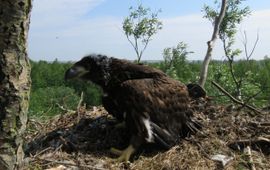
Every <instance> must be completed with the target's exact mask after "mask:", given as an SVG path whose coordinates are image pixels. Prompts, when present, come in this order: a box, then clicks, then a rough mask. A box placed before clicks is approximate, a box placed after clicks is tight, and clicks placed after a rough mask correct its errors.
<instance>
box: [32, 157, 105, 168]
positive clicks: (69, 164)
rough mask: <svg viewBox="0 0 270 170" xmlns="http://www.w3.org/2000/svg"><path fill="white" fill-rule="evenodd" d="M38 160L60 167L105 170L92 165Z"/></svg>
mask: <svg viewBox="0 0 270 170" xmlns="http://www.w3.org/2000/svg"><path fill="white" fill-rule="evenodd" d="M37 159H38V160H41V161H46V162H51V163H55V164H60V165H68V166H75V167H81V168H89V169H95V170H104V168H98V167H94V166H91V165H85V164H74V163H70V162H64V161H56V160H51V159H43V158H37Z"/></svg>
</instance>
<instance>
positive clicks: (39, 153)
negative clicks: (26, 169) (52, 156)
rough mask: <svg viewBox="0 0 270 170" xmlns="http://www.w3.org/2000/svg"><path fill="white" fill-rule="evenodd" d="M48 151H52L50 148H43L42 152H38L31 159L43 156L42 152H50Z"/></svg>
mask: <svg viewBox="0 0 270 170" xmlns="http://www.w3.org/2000/svg"><path fill="white" fill-rule="evenodd" d="M50 149H52V147H48V148H45V149H43V150H42V151H40V152H38V153H37V154H35V155H34V156H33V157H34V158H36V157H37V156H39V155H41V154H43V153H44V152H46V151H48V150H50Z"/></svg>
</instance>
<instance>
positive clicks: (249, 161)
mask: <svg viewBox="0 0 270 170" xmlns="http://www.w3.org/2000/svg"><path fill="white" fill-rule="evenodd" d="M247 156H248V164H249V166H250V169H251V170H256V168H255V165H254V163H253V158H252V154H251V149H250V146H247Z"/></svg>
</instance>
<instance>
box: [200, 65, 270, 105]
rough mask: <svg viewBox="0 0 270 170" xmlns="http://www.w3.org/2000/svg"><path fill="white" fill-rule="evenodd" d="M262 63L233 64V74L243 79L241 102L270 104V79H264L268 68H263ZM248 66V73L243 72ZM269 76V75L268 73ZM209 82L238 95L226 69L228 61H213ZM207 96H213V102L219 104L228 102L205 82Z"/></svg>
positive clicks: (228, 70)
mask: <svg viewBox="0 0 270 170" xmlns="http://www.w3.org/2000/svg"><path fill="white" fill-rule="evenodd" d="M265 62H267V61H266V60H262V61H254V60H253V61H252V62H248V61H246V60H239V61H237V62H235V66H234V67H235V74H236V75H237V76H240V75H241V76H242V77H245V79H244V80H243V81H242V84H241V100H243V101H244V102H248V103H249V104H254V105H256V106H266V105H269V104H270V96H269V94H270V93H269V90H270V89H269V87H270V77H265V73H266V74H267V71H268V69H269V68H267V67H265V65H264V63H265ZM247 65H249V70H248V71H243V70H245V69H246V68H247ZM268 74H269V73H268ZM209 80H210V82H211V81H212V80H214V81H215V82H217V83H218V84H220V85H221V86H222V87H223V88H224V89H226V90H227V91H228V92H229V93H231V94H232V95H233V96H236V95H238V91H237V88H236V84H235V83H234V80H233V78H232V76H231V70H230V69H229V67H228V61H224V62H221V61H213V62H212V65H211V66H210V67H209ZM205 88H206V90H207V92H208V95H209V96H215V100H216V101H217V102H220V103H224V102H228V101H230V100H229V99H228V98H227V97H225V96H223V94H221V93H220V92H219V91H218V90H215V88H214V89H213V86H212V85H211V83H209V82H207V83H206V86H205Z"/></svg>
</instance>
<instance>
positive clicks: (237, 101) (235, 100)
mask: <svg viewBox="0 0 270 170" xmlns="http://www.w3.org/2000/svg"><path fill="white" fill-rule="evenodd" d="M212 84H213V85H214V86H215V87H216V88H218V89H219V90H220V91H221V92H222V93H223V94H225V95H226V96H228V97H229V98H230V99H231V100H232V101H233V102H235V103H237V104H240V105H241V106H243V107H247V108H248V109H250V110H252V111H254V112H257V113H261V114H262V112H261V111H260V110H258V109H257V108H255V107H253V106H251V105H248V104H246V103H244V102H242V101H239V100H237V99H236V98H234V97H233V96H232V95H231V94H230V93H229V92H227V91H226V90H225V89H224V88H222V87H221V86H220V85H219V84H217V83H216V82H215V81H212Z"/></svg>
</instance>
